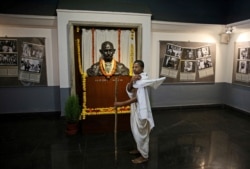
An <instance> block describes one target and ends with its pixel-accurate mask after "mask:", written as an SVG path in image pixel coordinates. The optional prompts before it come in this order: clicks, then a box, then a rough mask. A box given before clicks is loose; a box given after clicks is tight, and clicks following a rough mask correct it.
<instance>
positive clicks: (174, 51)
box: [166, 43, 182, 59]
mask: <svg viewBox="0 0 250 169" xmlns="http://www.w3.org/2000/svg"><path fill="white" fill-rule="evenodd" d="M181 54H182V48H181V47H180V46H177V45H174V44H170V43H169V44H167V48H166V55H168V56H175V57H177V58H179V59H180V57H181Z"/></svg>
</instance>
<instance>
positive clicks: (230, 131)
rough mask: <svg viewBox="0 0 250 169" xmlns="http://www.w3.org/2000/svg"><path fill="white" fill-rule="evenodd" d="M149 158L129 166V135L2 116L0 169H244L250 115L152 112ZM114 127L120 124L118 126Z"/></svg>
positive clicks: (57, 120)
mask: <svg viewBox="0 0 250 169" xmlns="http://www.w3.org/2000/svg"><path fill="white" fill-rule="evenodd" d="M153 113H154V119H155V123H156V127H155V128H154V130H153V131H152V133H151V142H150V159H149V161H148V162H146V163H144V164H137V165H135V164H132V163H131V159H133V158H134V156H131V155H129V154H128V151H129V150H131V149H132V148H133V138H132V136H131V133H130V132H129V131H127V132H126V131H122V132H118V135H117V144H118V146H117V148H118V153H117V160H115V153H114V134H113V133H112V132H110V133H101V134H82V132H80V133H78V134H77V135H75V136H67V135H65V132H64V130H65V121H64V119H63V118H61V117H60V116H56V115H55V116H51V115H50V116H48V115H26V114H23V115H15V116H9V115H1V116H0V129H1V131H0V133H1V137H0V169H113V168H114V169H115V168H117V169H137V168H143V169H249V168H250V116H249V115H246V114H245V113H243V112H239V111H237V110H233V109H230V108H221V107H216V108H195V109H178V110H177V109H176V110H153ZM118 125H119V124H118Z"/></svg>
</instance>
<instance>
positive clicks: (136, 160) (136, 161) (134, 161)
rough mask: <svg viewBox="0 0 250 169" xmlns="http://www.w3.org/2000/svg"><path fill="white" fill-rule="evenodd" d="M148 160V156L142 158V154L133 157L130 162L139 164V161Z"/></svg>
mask: <svg viewBox="0 0 250 169" xmlns="http://www.w3.org/2000/svg"><path fill="white" fill-rule="evenodd" d="M147 161H148V158H144V157H142V156H140V157H138V158H136V159H133V160H132V163H134V164H141V163H144V162H147Z"/></svg>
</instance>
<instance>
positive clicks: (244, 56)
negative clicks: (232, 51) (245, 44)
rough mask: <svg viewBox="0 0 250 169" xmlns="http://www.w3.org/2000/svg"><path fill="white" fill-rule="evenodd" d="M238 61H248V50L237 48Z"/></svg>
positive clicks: (249, 57) (249, 56)
mask: <svg viewBox="0 0 250 169" xmlns="http://www.w3.org/2000/svg"><path fill="white" fill-rule="evenodd" d="M238 59H240V60H246V59H250V55H249V48H239V49H238Z"/></svg>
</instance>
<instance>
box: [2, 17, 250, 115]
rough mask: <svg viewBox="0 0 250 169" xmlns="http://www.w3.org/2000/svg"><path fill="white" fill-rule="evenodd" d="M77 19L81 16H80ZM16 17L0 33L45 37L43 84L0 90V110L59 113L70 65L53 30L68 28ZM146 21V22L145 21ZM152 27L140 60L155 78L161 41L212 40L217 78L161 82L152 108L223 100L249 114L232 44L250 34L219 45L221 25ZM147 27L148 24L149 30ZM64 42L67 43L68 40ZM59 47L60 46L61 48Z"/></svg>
mask: <svg viewBox="0 0 250 169" xmlns="http://www.w3.org/2000/svg"><path fill="white" fill-rule="evenodd" d="M77 18H81V17H80V16H78V17H77ZM90 18H91V17H90ZM20 19H23V18H16V17H14V18H8V20H9V21H6V22H4V21H3V20H1V21H0V37H44V38H45V44H46V45H45V47H46V59H47V60H46V68H47V85H46V86H16V87H10V86H2V87H1V88H0V113H1V114H3V113H36V112H56V111H61V110H62V109H63V103H64V101H65V100H66V98H67V96H68V95H69V94H70V89H71V87H70V85H71V84H70V79H69V77H68V74H69V70H68V64H67V63H66V62H67V54H68V51H67V50H66V51H64V50H61V52H63V53H61V55H60V52H58V36H57V34H58V32H59V33H60V31H63V32H62V33H63V34H66V33H67V31H66V30H67V28H64V29H63V30H60V31H58V30H57V25H56V26H55V25H53V26H51V24H44V23H42V22H41V21H40V20H37V18H36V19H34V18H33V19H27V18H25V20H26V21H23V22H21V24H20V23H16V22H17V20H20ZM81 19H82V18H81ZM99 19H101V18H99ZM27 20H28V21H27ZM45 20H46V19H45ZM49 20H50V21H51V20H52V21H55V22H57V21H56V18H54V19H51V18H50V19H49ZM63 22H64V21H63ZM130 22H131V21H130ZM146 22H148V21H146ZM53 24H54V23H53ZM146 25H147V26H148V24H146ZM65 26H66V22H65ZM151 27H152V30H151V35H149V36H147V38H144V39H143V42H142V43H146V45H150V46H151V49H147V50H146V52H145V51H144V53H143V54H144V55H143V60H145V63H146V64H145V66H146V71H147V72H148V73H149V74H150V76H151V77H153V78H155V77H158V76H159V67H160V66H161V65H160V61H159V58H160V56H159V41H161V40H164V41H166V40H167V41H169V40H170V41H189V42H209V43H215V44H216V67H215V82H214V83H188V84H183V83H179V84H171V83H170V84H163V85H162V86H160V87H159V88H158V89H157V90H151V91H150V96H151V101H152V107H153V108H158V107H176V106H194V105H195V106H196V105H214V104H226V105H229V106H232V107H235V108H238V109H240V110H243V111H246V112H250V106H249V103H248V102H249V101H248V100H249V99H248V98H250V90H249V87H247V86H244V85H238V84H233V83H232V71H233V61H234V45H235V42H236V41H249V40H250V33H248V32H245V33H234V34H232V35H231V39H230V42H229V43H228V44H222V43H220V33H222V32H223V31H224V25H202V24H187V23H171V22H160V23H159V22H152V24H151ZM150 29H151V28H147V30H150ZM249 32H250V31H249ZM61 38H62V37H61ZM67 39H68V37H67V36H66V35H65V36H64V37H63V41H64V42H67V41H66V40H67ZM65 44H66V46H67V43H65ZM65 44H64V45H65ZM63 47H64V46H62V47H61V48H62V49H63ZM65 52H66V53H65ZM61 57H63V58H61ZM60 58H61V60H60ZM65 65H66V66H65ZM60 69H61V71H62V72H61V73H60ZM65 70H67V71H65Z"/></svg>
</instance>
